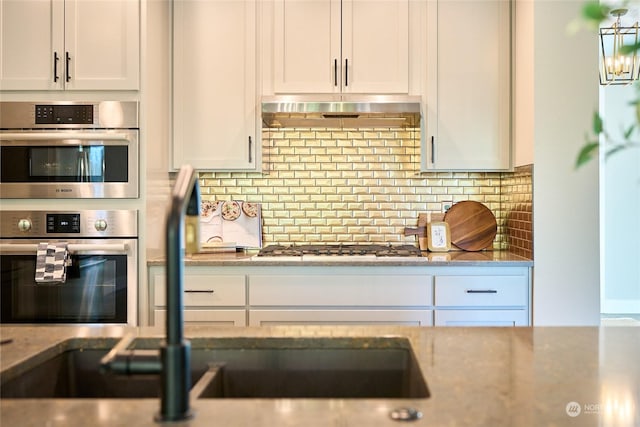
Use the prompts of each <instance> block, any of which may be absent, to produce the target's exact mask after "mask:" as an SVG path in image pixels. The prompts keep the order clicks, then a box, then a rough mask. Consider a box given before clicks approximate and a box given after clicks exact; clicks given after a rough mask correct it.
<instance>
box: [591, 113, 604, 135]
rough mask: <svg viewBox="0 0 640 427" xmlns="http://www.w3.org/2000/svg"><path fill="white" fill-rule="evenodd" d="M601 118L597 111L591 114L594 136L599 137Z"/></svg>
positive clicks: (601, 127)
mask: <svg viewBox="0 0 640 427" xmlns="http://www.w3.org/2000/svg"><path fill="white" fill-rule="evenodd" d="M602 129H603V126H602V117H600V114H598V112H597V111H594V113H593V133H595V134H596V135H600V134H601V133H602Z"/></svg>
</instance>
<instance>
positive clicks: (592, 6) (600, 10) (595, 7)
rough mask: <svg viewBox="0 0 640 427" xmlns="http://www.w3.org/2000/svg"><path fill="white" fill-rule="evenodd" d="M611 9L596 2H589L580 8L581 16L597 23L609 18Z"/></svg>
mask: <svg viewBox="0 0 640 427" xmlns="http://www.w3.org/2000/svg"><path fill="white" fill-rule="evenodd" d="M610 10H611V8H610V7H609V6H606V5H604V4H600V3H599V2H597V1H589V2H587V3H585V5H584V7H583V8H582V16H584V17H585V18H586V19H588V20H591V21H596V22H598V23H600V22H602V21H604V20H605V19H606V18H607V16H609V11H610Z"/></svg>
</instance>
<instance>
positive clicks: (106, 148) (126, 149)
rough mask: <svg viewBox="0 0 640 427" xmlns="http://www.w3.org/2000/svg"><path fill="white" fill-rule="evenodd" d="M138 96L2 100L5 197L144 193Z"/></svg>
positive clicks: (0, 183) (0, 161)
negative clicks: (93, 99)
mask: <svg viewBox="0 0 640 427" xmlns="http://www.w3.org/2000/svg"><path fill="white" fill-rule="evenodd" d="M138 123H139V122H138V103H137V102H135V101H127V102H120V101H104V102H49V103H34V102H0V198H3V199H14V198H15V199H25V198H45V199H48V198H52V199H57V198H95V199H101V198H138V196H139V184H138V183H139V179H138V178H139V174H138V165H139V148H138V145H139V143H138V139H139V124H138Z"/></svg>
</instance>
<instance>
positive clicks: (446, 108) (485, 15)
mask: <svg viewBox="0 0 640 427" xmlns="http://www.w3.org/2000/svg"><path fill="white" fill-rule="evenodd" d="M427 8H428V9H427V31H428V37H427V40H428V42H427V68H428V69H427V83H426V91H425V92H426V103H425V111H426V119H427V121H426V126H425V135H424V138H423V147H422V170H506V169H509V168H510V167H511V149H510V147H511V130H510V129H511V128H510V123H511V115H510V102H511V101H510V99H511V98H510V90H511V75H510V61H511V52H510V50H511V27H510V22H511V19H510V18H511V17H510V14H511V7H510V2H509V1H505V0H438V1H437V2H436V1H433V2H429V3H428V6H427Z"/></svg>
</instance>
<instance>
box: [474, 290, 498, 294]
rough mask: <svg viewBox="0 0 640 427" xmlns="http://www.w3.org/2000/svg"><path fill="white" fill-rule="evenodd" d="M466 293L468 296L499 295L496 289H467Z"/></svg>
mask: <svg viewBox="0 0 640 427" xmlns="http://www.w3.org/2000/svg"><path fill="white" fill-rule="evenodd" d="M466 292H467V293H468V294H497V293H498V291H497V290H495V289H467V290H466Z"/></svg>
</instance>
